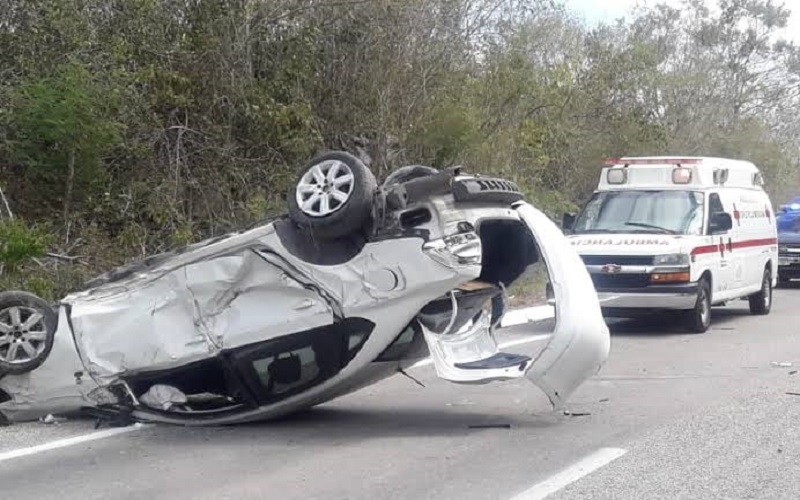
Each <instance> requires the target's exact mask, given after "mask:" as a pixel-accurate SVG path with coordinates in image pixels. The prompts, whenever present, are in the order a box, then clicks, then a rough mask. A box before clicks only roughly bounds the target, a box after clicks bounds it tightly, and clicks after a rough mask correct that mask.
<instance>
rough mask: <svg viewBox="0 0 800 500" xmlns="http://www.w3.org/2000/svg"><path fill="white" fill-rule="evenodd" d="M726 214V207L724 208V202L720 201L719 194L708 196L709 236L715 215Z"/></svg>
mask: <svg viewBox="0 0 800 500" xmlns="http://www.w3.org/2000/svg"><path fill="white" fill-rule="evenodd" d="M722 212H725V207H723V206H722V200H720V199H719V195H718V194H717V193H711V194H710V195H708V224H707V227H708V230H707V234H711V218H712V217H713V216H714V214H718V213H722Z"/></svg>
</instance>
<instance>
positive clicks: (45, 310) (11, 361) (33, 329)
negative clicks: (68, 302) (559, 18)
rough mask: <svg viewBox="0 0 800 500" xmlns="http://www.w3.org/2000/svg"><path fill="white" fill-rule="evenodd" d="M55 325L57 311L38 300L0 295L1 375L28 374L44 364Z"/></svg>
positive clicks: (15, 294) (23, 295)
mask: <svg viewBox="0 0 800 500" xmlns="http://www.w3.org/2000/svg"><path fill="white" fill-rule="evenodd" d="M57 324H58V316H57V315H56V312H55V311H54V310H53V308H52V307H50V305H49V304H48V303H47V302H45V301H44V300H42V299H40V298H39V297H37V296H35V295H33V294H30V293H27V292H2V293H0V376H2V375H20V374H23V373H27V372H29V371H32V370H35V369H36V368H38V367H39V366H40V365H41V364H42V363H44V361H45V359H47V356H49V355H50V351H51V350H52V348H53V338H54V336H55V332H56V326H57Z"/></svg>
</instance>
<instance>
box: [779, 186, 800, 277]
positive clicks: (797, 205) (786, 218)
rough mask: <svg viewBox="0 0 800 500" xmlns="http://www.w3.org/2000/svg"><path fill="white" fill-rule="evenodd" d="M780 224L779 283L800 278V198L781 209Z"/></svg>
mask: <svg viewBox="0 0 800 500" xmlns="http://www.w3.org/2000/svg"><path fill="white" fill-rule="evenodd" d="M777 222H778V281H779V282H781V283H787V282H789V281H790V280H792V279H797V278H800V197H796V198H795V199H793V200H792V201H791V203H789V204H787V205H783V206H782V207H781V211H780V213H779V214H778V216H777Z"/></svg>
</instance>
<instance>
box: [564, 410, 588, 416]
mask: <svg viewBox="0 0 800 500" xmlns="http://www.w3.org/2000/svg"><path fill="white" fill-rule="evenodd" d="M564 415H566V416H567V417H588V416H590V415H591V413H589V412H588V411H587V412H572V411H569V410H564Z"/></svg>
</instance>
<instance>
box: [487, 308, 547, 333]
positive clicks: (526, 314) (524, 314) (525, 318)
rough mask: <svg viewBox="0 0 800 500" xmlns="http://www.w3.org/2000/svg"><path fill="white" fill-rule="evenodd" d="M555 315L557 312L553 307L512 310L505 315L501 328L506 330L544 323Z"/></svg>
mask: <svg viewBox="0 0 800 500" xmlns="http://www.w3.org/2000/svg"><path fill="white" fill-rule="evenodd" d="M554 315H555V311H554V308H553V306H533V307H525V308H522V309H512V310H510V311H507V312H506V313H505V314H504V315H503V319H502V320H501V321H500V326H501V327H503V328H505V327H509V326H516V325H522V324H524V323H530V322H532V321H542V320H545V319H550V318H552V317H553V316H554Z"/></svg>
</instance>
